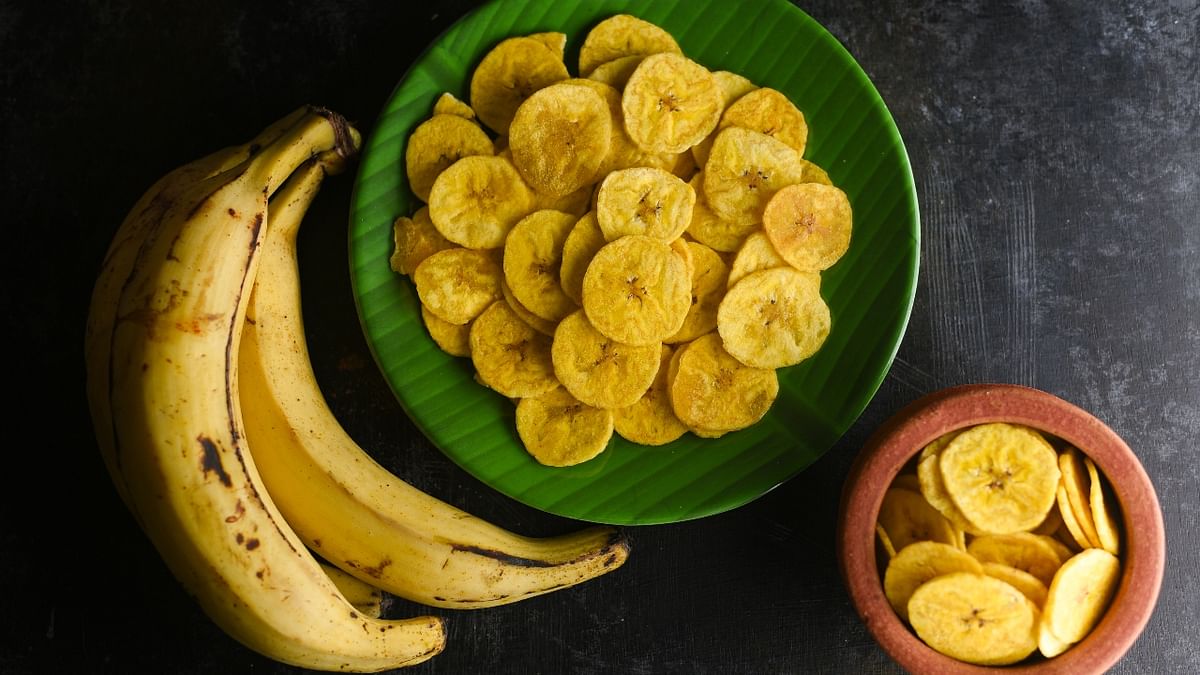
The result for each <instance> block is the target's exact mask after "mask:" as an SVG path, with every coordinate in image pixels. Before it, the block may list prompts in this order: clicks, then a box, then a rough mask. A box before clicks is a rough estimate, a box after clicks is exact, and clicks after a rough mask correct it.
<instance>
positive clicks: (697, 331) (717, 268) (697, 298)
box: [665, 239, 729, 344]
mask: <svg viewBox="0 0 1200 675" xmlns="http://www.w3.org/2000/svg"><path fill="white" fill-rule="evenodd" d="M677 241H680V242H683V246H684V247H685V248H686V249H687V250H688V252H689V256H688V257H689V258H690V260H691V264H690V268H691V270H692V274H691V276H692V307H691V309H689V310H688V313H687V316H686V317H685V318H684V320H683V325H682V326H680V328H679V330H678V331H676V332H675V334H674V335H672V336H671V337H669V338H667V339H666V340H665V342H668V343H671V344H678V343H680V342H691V341H692V340H694V339H696V338H698V337H700V336H701V335H704V334H705V333H709V332H712V330H713V329H715V328H716V327H717V309H718V308H719V307H720V306H721V301H722V300H723V299H724V298H725V288H726V285H727V284H726V280H727V279H728V278H729V266H728V265H726V264H725V259H724V258H722V257H721V255H720V254H719V253H717V252H716V251H714V250H712V249H711V248H709V247H707V246H705V245H704V244H701V243H700V242H697V241H687V242H684V240H683V239H679V240H677Z"/></svg>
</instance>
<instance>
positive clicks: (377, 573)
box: [346, 558, 392, 579]
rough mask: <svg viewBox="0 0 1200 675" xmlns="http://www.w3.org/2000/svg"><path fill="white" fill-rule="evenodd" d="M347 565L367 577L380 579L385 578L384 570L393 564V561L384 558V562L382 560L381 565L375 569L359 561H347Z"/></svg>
mask: <svg viewBox="0 0 1200 675" xmlns="http://www.w3.org/2000/svg"><path fill="white" fill-rule="evenodd" d="M346 564H347V565H349V566H350V567H353V568H354V569H356V570H360V571H362V572H363V573H364V574H366V575H367V576H370V577H372V578H375V579H378V578H380V577H382V576H383V570H385V569H386V568H387V567H388V566H390V565H391V564H392V559H391V558H384V559H383V560H380V561H379V564H378V565H376V566H374V567H372V566H370V565H364V564H362V563H360V562H358V561H357V560H347V561H346Z"/></svg>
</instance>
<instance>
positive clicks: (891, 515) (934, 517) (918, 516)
mask: <svg viewBox="0 0 1200 675" xmlns="http://www.w3.org/2000/svg"><path fill="white" fill-rule="evenodd" d="M879 525H881V526H882V527H883V529H884V531H885V532H887V534H888V539H889V540H890V541H891V542H892V544H893V545H894V546H895V547H896V550H897V551H903V550H904V549H905V548H906V547H907V546H908V545H909V544H913V543H916V542H918V541H936V542H938V543H942V544H948V545H950V546H955V547H957V545H958V535H957V533H956V532H955V530H954V527H953V526H952V525H951V524H950V521H948V520H946V518H945V517H944V516H942V514H940V513H938V511H937V509H935V508H933V507H932V506H930V505H929V502H927V501H925V498H924V497H922V496H921V493H920V492H914V491H912V490H905V489H904V488H897V487H891V488H888V489H887V491H886V492H884V493H883V502H882V503H880V505H879Z"/></svg>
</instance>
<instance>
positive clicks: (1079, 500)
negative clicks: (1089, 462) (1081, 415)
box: [1058, 447, 1102, 548]
mask: <svg viewBox="0 0 1200 675" xmlns="http://www.w3.org/2000/svg"><path fill="white" fill-rule="evenodd" d="M1058 469H1059V471H1061V472H1062V479H1061V480H1062V487H1063V490H1064V491H1065V492H1066V493H1067V503H1068V504H1069V505H1070V508H1071V513H1072V514H1073V515H1074V516H1075V523H1076V525H1078V526H1079V529H1080V530H1082V531H1083V536H1084V538H1085V539H1087V541H1088V544H1089V545H1090V546H1091V547H1092V548H1102V547H1101V546H1100V534H1099V533H1098V532H1096V522H1095V521H1094V520H1093V519H1092V506H1091V502H1090V499H1089V492H1090V490H1089V487H1088V474H1087V467H1086V466H1085V465H1084V463H1083V453H1081V452H1079V450H1078V449H1077V448H1073V447H1067V448H1066V449H1064V450H1063V451H1062V452H1060V453H1059V455H1058Z"/></svg>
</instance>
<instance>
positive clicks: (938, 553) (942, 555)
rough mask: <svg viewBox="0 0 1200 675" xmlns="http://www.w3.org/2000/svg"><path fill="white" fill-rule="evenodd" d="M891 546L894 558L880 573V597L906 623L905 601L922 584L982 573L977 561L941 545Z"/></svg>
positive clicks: (923, 543) (911, 544) (914, 544)
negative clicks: (961, 573) (881, 585)
mask: <svg viewBox="0 0 1200 675" xmlns="http://www.w3.org/2000/svg"><path fill="white" fill-rule="evenodd" d="M884 529H885V531H886V529H887V528H884ZM888 536H889V537H890V536H891V534H890V533H889V535H888ZM893 546H896V555H895V556H893V557H892V559H891V560H890V561H889V562H888V565H887V568H886V569H885V570H884V574H883V594H884V595H885V596H887V599H888V602H889V603H890V604H891V605H892V609H894V610H896V613H897V614H899V615H900V618H902V619H904V620H905V621H907V620H908V602H909V600H910V599H911V598H912V595H913V593H914V592H915V591H916V590H917V589H918V588H920V587H921V586H922V585H923V584H924V583H925V582H927V581H929V580H930V579H935V578H937V577H940V576H942V575H943V574H951V573H953V572H970V573H974V574H982V573H983V566H982V565H980V564H979V561H978V560H976V559H974V558H972V557H971V556H969V555H967V554H966V553H964V552H962V551H961V550H959V549H958V548H957V547H955V546H952V545H951V544H947V543H945V542H940V541H917V542H912V543H910V544H908V545H907V546H898V545H896V544H893Z"/></svg>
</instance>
